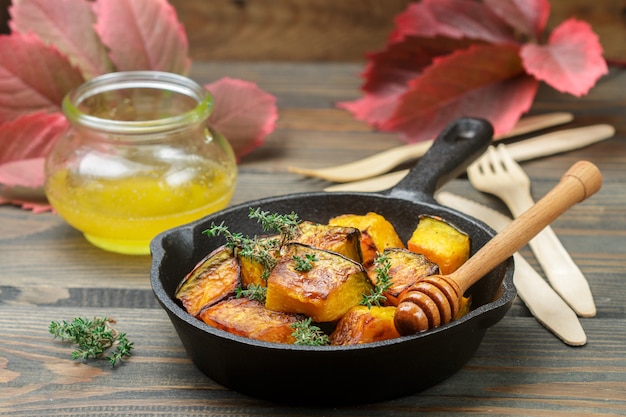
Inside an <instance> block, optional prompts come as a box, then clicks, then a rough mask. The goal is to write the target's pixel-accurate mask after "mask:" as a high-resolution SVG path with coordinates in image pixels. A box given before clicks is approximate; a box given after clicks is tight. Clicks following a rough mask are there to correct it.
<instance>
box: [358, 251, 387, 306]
mask: <svg viewBox="0 0 626 417" xmlns="http://www.w3.org/2000/svg"><path fill="white" fill-rule="evenodd" d="M374 263H375V265H376V268H374V271H375V272H376V285H375V286H374V288H373V289H372V290H371V291H370V293H369V294H363V299H362V300H361V305H366V306H367V307H368V308H372V307H373V306H380V305H382V303H384V302H385V301H386V300H387V297H386V296H385V295H384V293H385V291H387V290H388V289H389V288H390V287H391V284H392V282H391V277H390V276H389V269H391V261H390V260H389V258H388V257H387V256H386V255H385V254H379V255H378V256H377V257H376V259H375V260H374Z"/></svg>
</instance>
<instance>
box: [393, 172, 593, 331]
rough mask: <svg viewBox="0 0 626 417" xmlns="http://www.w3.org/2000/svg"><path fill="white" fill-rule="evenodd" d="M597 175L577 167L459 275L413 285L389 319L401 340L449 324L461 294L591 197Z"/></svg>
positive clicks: (487, 245) (484, 249) (479, 253)
mask: <svg viewBox="0 0 626 417" xmlns="http://www.w3.org/2000/svg"><path fill="white" fill-rule="evenodd" d="M601 185H602V174H601V173H600V171H599V170H598V168H597V167H596V166H595V165H594V164H592V163H590V162H587V161H579V162H577V163H575V164H574V165H572V166H571V167H570V169H568V170H567V172H566V173H565V174H564V175H563V176H562V177H561V180H560V181H559V183H558V184H557V185H556V186H555V187H554V188H553V189H552V190H550V191H549V192H548V193H547V194H546V195H545V196H544V197H543V198H542V199H541V200H539V201H537V202H536V203H535V204H534V205H533V206H532V207H531V208H529V209H528V210H527V211H526V212H524V213H523V214H522V215H521V216H519V217H517V218H516V219H514V220H513V221H512V222H511V223H510V224H509V225H508V226H507V227H506V228H504V229H503V230H502V231H500V233H498V234H497V235H495V236H494V237H493V238H492V239H491V240H489V241H488V242H487V243H486V244H485V245H484V246H483V247H482V248H480V249H479V250H478V251H477V252H476V253H475V254H474V255H473V256H472V257H471V258H469V259H468V260H467V261H466V262H465V263H464V264H463V265H461V267H459V269H457V270H456V271H454V272H452V273H450V274H447V275H433V276H430V277H427V278H424V279H423V280H420V281H419V282H417V283H416V284H414V285H413V286H412V287H411V288H410V289H409V290H407V292H406V293H405V294H404V295H402V296H401V297H400V300H399V304H398V307H397V308H396V313H395V316H394V323H395V326H396V329H397V330H398V332H399V333H400V334H401V335H410V334H415V333H419V332H423V331H425V330H428V329H432V328H435V327H438V326H440V325H443V324H446V323H449V322H450V321H452V320H453V319H454V318H455V317H456V315H457V314H458V312H459V306H460V300H461V299H462V297H463V294H464V293H465V291H467V289H468V288H470V287H471V286H472V285H473V284H475V283H476V282H477V281H478V280H480V279H481V278H482V277H483V276H485V275H486V274H487V273H488V272H490V271H491V270H492V269H494V268H495V267H496V266H498V265H499V264H500V263H502V262H504V261H505V260H506V259H507V258H508V257H510V256H512V255H513V254H514V253H515V252H517V251H518V250H519V249H521V248H522V247H523V246H524V245H526V244H527V243H528V242H529V241H530V240H531V239H532V238H533V237H534V236H535V235H536V234H537V233H539V232H540V231H541V230H542V229H543V228H544V227H546V226H547V225H549V224H550V223H552V222H553V221H554V220H555V219H556V218H557V217H559V216H560V215H561V214H563V213H564V212H565V211H567V210H568V209H569V208H570V207H572V206H573V205H574V204H576V203H579V202H581V201H583V200H585V199H586V198H588V197H590V196H591V195H593V194H595V193H596V192H597V191H598V190H599V189H600V187H601Z"/></svg>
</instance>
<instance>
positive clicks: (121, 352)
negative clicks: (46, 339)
mask: <svg viewBox="0 0 626 417" xmlns="http://www.w3.org/2000/svg"><path fill="white" fill-rule="evenodd" d="M114 323H115V320H113V319H110V318H107V317H95V318H94V319H88V318H83V317H76V318H74V319H73V320H72V321H69V322H68V321H66V320H63V322H58V321H53V322H51V323H50V326H49V329H48V330H49V331H50V333H51V334H52V335H54V337H55V338H58V339H61V340H62V341H64V342H68V343H70V344H75V345H76V346H77V347H76V348H75V349H74V351H72V359H74V360H76V359H83V360H87V359H90V358H93V359H95V358H99V357H102V356H105V354H106V353H107V352H109V355H108V356H106V358H107V359H108V361H109V362H110V363H111V366H115V365H117V364H118V363H120V362H122V361H123V360H124V358H128V357H130V356H131V351H132V350H133V347H134V344H133V342H131V341H129V340H128V338H127V337H126V333H121V332H118V331H117V330H116V329H114V328H113V327H112V324H114Z"/></svg>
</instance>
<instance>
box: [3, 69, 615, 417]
mask: <svg viewBox="0 0 626 417" xmlns="http://www.w3.org/2000/svg"><path fill="white" fill-rule="evenodd" d="M361 70H362V67H361V66H360V65H357V64H271V63H254V64H253V63H233V64H229V63H218V64H208V63H195V64H194V67H193V70H192V74H191V77H192V78H194V79H196V80H197V81H199V82H202V83H204V82H210V81H213V80H215V79H217V78H220V77H222V76H231V77H236V78H243V79H246V80H249V81H253V82H256V83H258V84H259V85H260V86H261V87H262V88H263V89H265V90H266V91H268V92H270V93H272V94H274V95H275V96H277V98H278V107H279V114H280V121H279V123H278V128H277V130H276V131H275V132H274V133H273V134H272V135H271V136H270V137H269V138H268V139H267V140H266V143H265V145H264V146H263V147H261V148H259V149H257V150H255V151H254V152H253V153H252V154H250V155H248V156H247V157H246V158H245V159H244V160H243V161H242V162H241V164H240V175H239V182H238V186H237V190H236V192H235V196H234V198H233V201H232V203H241V202H244V201H247V200H252V199H256V198H260V197H265V196H272V195H279V194H286V193H290V192H300V191H311V190H315V191H316V190H321V189H322V188H324V187H325V186H327V185H329V184H328V183H326V182H325V181H322V180H316V179H310V178H303V177H300V176H298V175H295V174H291V173H288V172H287V170H286V168H287V167H288V166H289V165H299V166H307V167H322V166H328V165H333V164H336V163H342V162H348V161H352V160H354V159H356V158H360V157H364V156H367V155H369V154H372V153H374V152H376V151H379V150H383V149H386V148H389V147H392V146H394V145H397V144H400V142H399V141H398V140H397V139H396V138H395V137H394V136H393V135H390V134H383V133H377V132H373V131H371V129H369V128H368V127H367V126H365V125H364V124H362V123H360V122H357V121H355V120H353V119H352V117H351V116H350V115H349V114H348V113H346V112H344V111H342V110H338V109H336V108H335V107H334V103H335V102H337V101H341V100H350V99H353V98H356V97H358V96H359V91H358V88H359V84H360V80H359V78H358V76H357V75H358V73H359V72H360V71H361ZM553 111H571V112H573V113H574V114H575V120H574V122H572V123H570V124H569V125H568V127H569V126H584V125H589V124H595V123H610V124H613V125H614V126H615V127H616V135H615V136H614V137H613V138H611V139H608V140H606V141H604V142H601V143H599V144H595V145H592V146H590V147H587V148H585V149H581V150H578V151H572V152H569V153H567V154H561V155H556V156H552V157H547V158H542V159H536V160H533V161H528V162H524V163H523V166H524V168H525V169H526V170H527V172H528V173H529V175H530V177H531V179H532V181H533V189H532V191H533V194H534V196H535V197H540V196H542V195H543V194H544V193H545V192H547V190H548V189H549V188H551V187H552V186H553V185H554V184H555V183H556V182H557V181H558V178H559V177H560V176H561V174H562V173H563V172H564V171H565V170H566V169H567V168H568V167H569V166H570V165H571V164H572V163H573V162H575V161H577V160H579V159H587V160H589V161H591V162H593V163H595V164H596V165H597V166H598V167H599V168H600V170H601V171H602V173H603V175H604V184H603V187H602V189H601V190H600V192H599V193H598V194H596V195H595V196H593V197H592V198H591V199H590V200H588V201H585V202H583V203H581V204H579V205H577V206H575V207H574V208H572V209H571V210H570V211H568V212H567V213H565V214H564V215H563V216H562V217H560V218H559V219H557V221H556V222H555V223H554V224H553V227H554V230H555V231H556V233H557V234H558V236H559V237H560V238H561V240H562V242H563V243H564V245H565V247H566V248H567V249H568V250H569V252H570V253H571V255H572V257H573V259H574V260H575V261H576V263H577V264H578V265H579V266H580V268H581V270H582V271H583V272H584V273H585V275H586V276H587V278H588V280H589V283H590V286H591V289H592V291H593V293H594V296H595V301H596V305H597V310H598V313H597V316H596V317H594V318H585V319H581V322H582V326H583V328H584V330H585V332H586V333H587V337H588V342H587V344H586V345H585V346H583V347H570V346H567V345H565V344H564V343H562V342H561V341H560V340H559V339H557V338H556V337H555V336H554V335H552V334H551V333H550V332H549V331H547V330H546V329H545V328H544V327H542V326H541V325H540V324H539V323H538V322H537V321H536V320H535V319H534V318H533V317H532V316H531V315H530V313H529V311H528V310H527V309H526V307H525V306H524V304H523V303H522V302H521V301H520V300H519V299H517V300H516V301H515V303H514V305H513V307H512V309H511V310H510V311H509V312H508V314H507V315H506V316H505V318H504V319H503V320H502V321H500V322H499V323H498V324H497V325H495V326H494V327H492V328H491V329H490V330H489V331H488V332H487V335H486V336H485V338H484V340H483V342H482V344H481V346H480V348H479V349H478V351H477V353H476V354H475V356H474V357H473V358H472V359H471V360H470V361H469V363H467V365H466V366H465V367H463V368H462V369H461V370H460V371H459V372H457V373H456V374H455V375H453V376H452V377H451V378H449V379H448V380H446V381H444V382H442V383H440V384H438V385H436V386H434V387H432V388H430V389H428V390H426V391H423V392H420V393H417V394H415V395H412V396H408V397H403V398H399V399H397V400H393V401H389V402H383V403H375V404H370V405H362V406H358V407H342V408H338V409H330V408H305V407H291V406H284V405H280V404H272V403H268V402H265V401H261V400H257V399H253V398H249V397H246V396H243V395H241V394H238V393H236V392H232V391H230V390H228V389H226V388H224V387H222V386H220V385H218V384H217V383H215V382H213V381H212V380H210V379H209V378H207V377H206V376H204V375H203V374H202V373H201V372H200V371H198V370H197V369H196V368H195V367H194V365H193V364H192V363H191V362H190V360H189V359H188V357H187V355H186V353H185V350H184V349H183V346H182V344H181V343H180V340H179V339H178V337H177V335H176V333H175V331H174V329H173V327H172V325H171V323H170V321H169V320H168V318H167V316H166V314H165V312H164V311H163V310H162V309H161V308H160V307H159V305H158V304H157V302H156V301H155V299H154V297H153V294H152V291H151V288H150V282H149V267H150V257H149V256H138V257H137V256H123V255H117V254H113V253H107V252H104V251H101V250H99V249H96V248H95V247H93V246H91V245H90V244H88V243H87V242H86V241H85V240H84V239H83V237H82V236H81V235H80V234H79V233H78V232H77V231H75V230H73V229H72V228H71V227H69V226H68V225H67V224H65V223H64V222H63V221H62V220H61V219H60V218H59V217H57V216H56V215H55V214H52V213H45V214H32V213H30V212H26V211H22V210H20V209H17V208H15V207H9V206H2V207H0V268H1V269H0V415H3V416H4V415H11V416H18V415H19V416H78V415H85V416H103V415H107V416H148V415H160V416H165V415H172V416H182V415H214V416H218V415H220V416H221V415H224V416H226V415H228V416H232V415H237V416H252V415H267V416H270V415H271V416H288V415H289V416H291V415H293V416H295V415H297V416H308V415H337V416H339V415H341V416H364V415H368V416H375V415H376V416H386V417H389V416H400V415H402V416H413V415H416V414H417V413H424V414H429V413H430V414H432V415H449V416H456V415H461V414H464V413H465V414H472V415H509V416H510V415H519V416H531V415H532V416H548V415H550V416H554V415H559V416H574V415H584V416H591V415H593V416H614V415H626V279H625V273H626V256H625V252H626V186H625V183H626V169H625V167H626V71H625V70H618V69H612V71H611V73H610V74H609V75H608V76H606V77H605V78H603V79H602V80H601V81H600V82H599V84H598V85H597V86H596V87H595V88H594V89H593V90H592V92H591V93H590V94H589V95H588V96H586V97H584V98H581V99H576V98H573V97H570V96H567V95H563V94H560V93H557V92H555V91H552V90H550V89H548V88H541V89H540V92H539V95H538V97H537V100H536V103H535V105H534V107H533V109H532V113H547V112H553ZM444 189H445V190H447V191H451V192H454V193H457V194H460V195H463V196H465V197H469V198H472V199H474V200H477V201H480V202H483V203H485V204H487V205H490V206H491V207H493V208H496V209H498V210H500V211H502V212H505V213H506V209H505V208H504V206H503V205H502V203H500V202H499V201H498V200H496V199H495V198H493V197H491V196H488V195H485V194H481V193H480V192H478V191H475V190H474V189H473V188H472V187H471V186H470V185H469V183H468V181H467V179H466V178H463V177H461V178H458V179H456V180H454V181H452V182H451V183H449V184H448V185H446V186H445V188H444ZM522 253H523V254H524V255H527V259H528V260H529V261H530V262H531V264H532V265H534V266H536V265H537V263H536V261H535V260H534V258H533V257H532V255H531V253H530V251H529V250H528V248H524V249H523V250H522ZM95 315H107V316H109V317H112V318H114V319H116V320H117V323H118V328H119V329H120V330H122V331H125V332H126V333H127V334H128V336H129V338H130V339H132V340H133V341H134V342H135V346H136V348H135V351H134V355H133V357H132V358H131V359H130V360H128V361H127V362H125V363H124V364H123V366H121V367H119V368H115V369H111V368H110V366H109V365H108V363H106V361H96V362H93V361H91V362H88V363H78V362H75V361H72V360H71V359H70V356H69V354H70V349H69V348H68V347H67V346H66V345H65V344H63V343H61V342H58V341H55V340H53V339H52V337H51V336H50V335H49V333H48V325H49V323H50V321H51V320H71V319H72V318H74V317H78V316H86V317H93V316H95ZM399 366H401V364H399ZM304 372H306V370H304ZM337 372H341V370H340V369H338V370H337ZM379 376H380V378H384V370H381V372H380V375H379ZM324 378H332V375H326V376H324ZM382 383H384V382H382Z"/></svg>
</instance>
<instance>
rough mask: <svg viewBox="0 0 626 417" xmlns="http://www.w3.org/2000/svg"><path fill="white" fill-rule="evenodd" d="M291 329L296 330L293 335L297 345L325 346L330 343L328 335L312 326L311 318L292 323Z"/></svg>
mask: <svg viewBox="0 0 626 417" xmlns="http://www.w3.org/2000/svg"><path fill="white" fill-rule="evenodd" d="M291 328H292V329H294V331H293V333H292V334H291V335H292V336H293V337H294V338H295V339H296V341H295V344H296V345H306V346H325V345H327V344H329V343H330V341H329V338H328V335H327V334H326V333H324V332H323V331H322V329H320V328H319V327H318V326H315V325H313V324H311V317H307V318H306V319H304V320H300V321H297V322H295V323H292V324H291Z"/></svg>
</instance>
